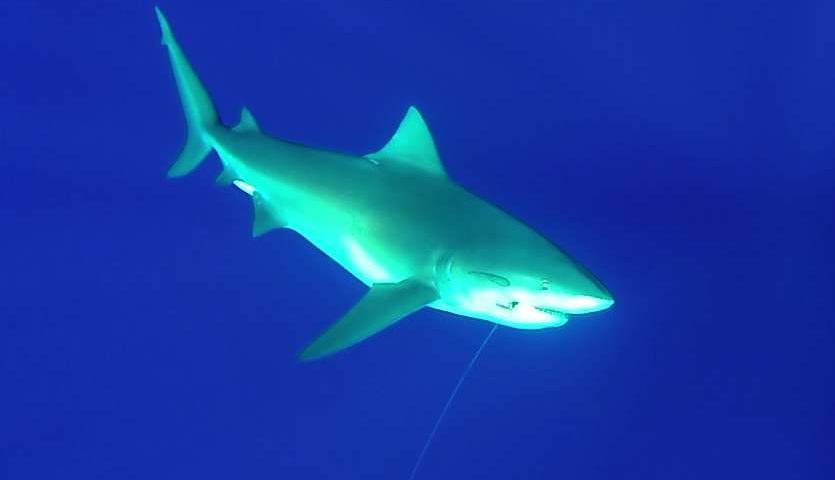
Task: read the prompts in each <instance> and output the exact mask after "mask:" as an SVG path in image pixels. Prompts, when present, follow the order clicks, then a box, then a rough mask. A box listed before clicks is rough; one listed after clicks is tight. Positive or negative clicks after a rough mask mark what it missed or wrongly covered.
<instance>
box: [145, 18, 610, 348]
mask: <svg viewBox="0 0 835 480" xmlns="http://www.w3.org/2000/svg"><path fill="white" fill-rule="evenodd" d="M156 11H157V17H158V20H159V23H160V27H161V29H162V44H163V45H165V46H166V47H167V49H168V53H169V57H170V61H171V65H172V70H173V72H174V77H175V79H176V83H177V89H178V92H179V95H180V99H181V101H182V103H183V109H184V111H185V114H186V123H187V126H188V138H187V141H186V146H185V148H184V149H183V151H182V152H181V153H180V156H179V157H178V159H177V160H176V162H175V163H174V164H173V165H172V166H171V168H170V169H169V171H168V176H169V177H180V176H183V175H186V174H188V173H189V172H191V171H192V170H194V169H195V168H196V167H197V166H198V165H199V164H200V163H201V162H202V161H203V160H204V159H205V158H206V157H207V156H208V155H209V153H211V152H212V151H215V152H217V154H218V156H219V157H220V160H221V163H222V166H223V170H222V172H221V173H220V175H219V176H218V179H217V181H218V183H219V184H220V185H230V184H231V185H235V186H236V187H238V188H239V189H240V190H242V191H243V192H244V193H246V194H247V195H250V196H251V197H252V200H253V205H254V212H255V213H254V220H253V230H252V233H253V235H254V236H258V235H261V234H264V233H266V232H268V231H271V230H274V229H279V228H286V229H290V230H294V231H296V232H298V233H299V234H301V235H302V236H303V237H304V238H306V239H307V240H308V241H309V242H310V243H312V244H313V245H314V246H316V247H317V248H319V249H320V250H321V251H322V252H324V253H325V254H327V255H328V256H329V257H330V258H332V259H333V260H334V261H335V262H337V263H338V264H340V265H341V266H342V267H344V268H345V269H346V270H347V271H348V272H350V273H351V274H352V275H353V276H355V277H356V278H358V279H359V280H360V281H362V282H363V283H364V284H366V285H367V286H368V287H369V290H368V292H367V294H366V295H365V296H364V297H363V298H362V299H360V300H359V302H358V303H357V304H356V305H355V306H354V307H353V308H351V309H350V310H349V311H348V312H347V313H346V314H345V315H344V316H343V317H342V318H341V319H340V320H339V321H337V322H336V323H335V324H334V325H332V326H331V327H330V328H329V329H328V330H327V331H325V332H324V333H323V334H322V335H321V336H320V337H319V338H318V339H317V340H316V341H314V342H313V343H312V344H310V345H309V346H308V347H307V348H306V349H305V350H304V351H303V352H302V353H301V356H300V357H301V359H303V360H310V359H314V358H319V357H323V356H326V355H329V354H332V353H334V352H337V351H339V350H342V349H344V348H347V347H349V346H351V345H353V344H355V343H357V342H359V341H361V340H363V339H365V338H367V337H369V336H371V335H373V334H374V333H376V332H378V331H380V330H382V329H384V328H386V327H387V326H389V325H392V324H393V323H395V322H397V321H398V320H400V319H401V318H403V317H405V316H407V315H409V314H410V313H412V312H414V311H416V310H419V309H421V308H422V307H425V306H426V307H430V308H435V309H438V310H443V311H447V312H450V313H454V314H457V315H462V316H466V317H472V318H476V319H481V320H486V321H489V322H493V323H497V324H500V325H504V326H508V327H513V328H522V329H540V328H547V327H559V326H562V325H564V324H565V323H566V322H567V321H568V316H569V315H578V314H584V313H590V312H596V311H600V310H604V309H607V308H609V307H611V306H612V304H613V303H614V300H613V297H612V295H611V293H609V291H608V290H607V289H606V287H605V286H603V284H602V283H601V282H600V281H599V280H597V279H596V278H595V277H594V276H593V275H592V274H591V273H590V272H589V271H588V270H586V269H585V268H584V267H583V266H582V265H580V264H579V263H578V262H576V261H575V260H574V259H572V258H571V257H570V256H569V255H568V254H566V253H565V252H564V251H563V250H561V249H560V248H559V247H557V246H556V245H555V244H554V243H552V242H551V241H549V240H548V239H546V238H545V237H543V236H542V235H540V234H539V233H537V232H536V231H534V230H533V229H532V228H530V227H528V226H526V225H525V224H524V223H523V222H521V221H520V220H518V219H516V218H514V217H513V216H511V215H509V214H508V213H506V212H504V211H503V210H501V209H499V208H497V207H496V206H494V205H492V204H491V203H489V202H487V201H485V200H483V199H481V198H479V197H477V196H476V195H474V194H472V193H470V192H469V191H467V190H465V189H464V188H462V187H461V186H459V185H457V184H456V183H455V182H454V181H453V180H451V179H450V178H449V176H448V175H447V174H446V171H445V169H444V167H443V164H442V163H441V161H440V157H439V156H438V152H437V149H436V147H435V143H434V141H433V139H432V136H431V134H430V132H429V129H428V127H427V126H426V123H425V122H424V120H423V118H422V116H421V114H420V113H419V112H418V110H417V109H415V108H414V107H410V108H409V109H408V111H407V113H406V116H405V117H404V118H403V120H402V122H401V123H400V126H399V128H398V129H397V131H396V133H395V134H394V136H393V137H392V138H391V140H389V142H388V143H387V144H386V145H385V146H384V147H383V148H382V149H380V150H379V151H377V152H374V153H370V154H368V155H365V156H353V155H347V154H343V153H338V152H332V151H327V150H322V149H317V148H312V147H308V146H304V145H299V144H296V143H292V142H288V141H284V140H281V139H278V138H275V137H271V136H269V135H266V134H264V133H263V132H262V131H261V129H260V128H259V126H258V124H257V122H256V121H255V118H254V117H253V115H252V114H251V112H250V111H249V110H248V109H246V108H244V109H243V111H242V113H241V120H240V123H238V124H237V125H236V126H234V127H232V128H227V127H226V126H224V125H223V124H222V123H221V122H220V120H219V118H218V115H217V113H216V110H215V107H214V104H213V103H212V100H211V98H210V97H209V94H208V93H207V91H206V89H205V87H204V86H203V84H202V82H201V81H200V79H199V78H198V76H197V75H196V74H195V72H194V70H193V69H192V67H191V65H190V64H189V62H188V60H187V58H186V57H185V54H184V53H183V51H182V49H181V48H180V46H179V44H178V43H177V41H176V40H175V38H174V34H173V33H172V31H171V27H170V25H169V23H168V21H167V20H166V19H165V16H164V15H163V14H162V12H161V11H160V10H159V9H157V10H156Z"/></svg>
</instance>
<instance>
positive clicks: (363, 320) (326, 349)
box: [300, 278, 438, 360]
mask: <svg viewBox="0 0 835 480" xmlns="http://www.w3.org/2000/svg"><path fill="white" fill-rule="evenodd" d="M437 299H438V292H437V290H435V287H433V286H431V285H429V284H427V283H424V282H422V281H419V280H417V279H413V278H412V279H407V280H404V281H402V282H400V283H377V284H374V285H372V286H371V289H370V290H369V291H368V293H366V294H365V296H364V297H362V299H361V300H360V301H359V303H357V304H356V305H354V307H353V308H351V310H349V311H348V313H346V314H345V315H344V316H343V317H342V318H341V319H340V320H339V321H338V322H336V323H335V324H333V326H331V327H330V328H329V329H328V330H327V331H326V332H325V333H323V334H322V336H320V337H319V338H318V339H316V341H314V342H313V343H311V344H310V345H309V346H308V347H307V348H306V349H305V350H304V351H303V352H302V353H301V355H300V358H301V359H302V360H313V359H315V358H319V357H323V356H325V355H330V354H332V353H335V352H338V351H339V350H342V349H344V348H348V347H350V346H351V345H353V344H355V343H358V342H360V341H362V340H365V339H366V338H368V337H370V336H371V335H374V334H375V333H377V332H379V331H380V330H382V329H384V328H386V327H388V326H389V325H391V324H393V323H394V322H396V321H398V320H400V319H401V318H403V317H405V316H406V315H408V314H410V313H412V312H414V311H416V310H418V309H420V308H421V307H423V306H424V305H426V304H428V303H431V302H433V301H434V300H437Z"/></svg>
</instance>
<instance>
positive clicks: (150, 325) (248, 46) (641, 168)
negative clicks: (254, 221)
mask: <svg viewBox="0 0 835 480" xmlns="http://www.w3.org/2000/svg"><path fill="white" fill-rule="evenodd" d="M78 3H79V2H59V1H54V2H44V1H27V2H22V1H8V0H6V1H3V2H2V3H0V55H2V74H0V118H2V125H0V127H2V129H1V130H0V135H2V137H0V139H1V140H2V144H0V148H1V149H2V150H1V151H0V162H2V163H0V164H2V170H0V196H2V198H0V200H2V207H1V208H2V210H0V212H2V213H1V214H0V215H2V216H0V222H2V223H0V227H2V239H1V240H0V246H1V247H2V249H0V262H1V263H0V265H2V267H0V268H2V271H0V272H1V273H0V341H1V342H2V350H0V388H2V390H0V404H1V405H0V407H1V408H0V477H2V478H9V479H30V478H62V479H89V478H172V479H173V478H246V479H250V478H252V479H255V478H292V479H322V478H345V479H353V478H356V479H360V478H362V479H368V478H406V477H407V475H408V472H409V470H410V468H411V466H412V464H413V462H414V460H415V457H416V456H417V453H418V451H419V449H420V447H421V445H422V444H423V441H424V439H425V438H426V435H427V433H428V432H429V429H430V428H431V425H432V422H433V421H434V419H435V417H436V416H437V414H438V412H439V410H440V408H441V406H442V404H443V402H444V400H445V399H446V397H447V395H448V394H449V392H450V390H451V389H452V387H453V385H454V384H455V382H456V380H457V377H458V375H459V373H460V372H461V370H462V369H463V368H464V366H465V365H466V363H467V362H468V360H469V358H470V356H471V355H472V352H473V351H474V349H475V348H476V346H477V345H478V344H479V343H480V342H481V340H482V338H483V336H484V335H485V334H486V333H487V331H488V329H489V326H488V325H487V324H485V323H482V322H477V321H472V320H467V319H463V318H458V317H454V316H451V315H448V314H445V313H441V312H436V311H430V310H426V311H422V312H420V313H418V314H415V315H414V316H412V317H410V318H408V319H407V320H405V321H403V322H401V323H400V324H398V325H397V326H396V327H394V328H391V329H389V330H387V331H385V332H383V333H381V334H380V335H378V336H376V337H375V338H373V339H371V340H369V341H367V342H365V343H363V344H361V345H360V346H358V347H356V348H353V349H351V350H350V351H346V352H344V353H342V354H340V355H338V356H335V357H333V358H329V359H327V360H324V361H320V362H315V363H310V364H300V363H298V362H297V361H296V360H295V355H296V353H297V352H298V351H299V350H300V349H301V348H302V347H303V346H304V345H306V344H307V343H308V342H309V341H311V340H312V339H313V338H314V337H315V336H316V335H317V334H318V333H319V332H320V331H321V330H322V329H323V328H325V327H326V326H327V325H328V324H329V323H330V322H332V321H333V320H335V319H336V318H338V316H339V315H340V314H341V313H342V312H343V311H345V309H347V308H348V307H349V306H350V305H352V303H353V302H354V301H355V300H356V299H357V298H359V297H360V296H361V295H362V293H363V287H362V286H361V285H360V284H359V282H357V281H356V280H354V279H352V278H351V277H350V276H349V275H348V274H346V273H345V272H344V271H342V270H341V269H340V268H339V267H338V266H337V265H336V264H334V263H333V262H331V261H330V260H329V259H328V258H327V257H325V256H324V255H323V254H321V253H320V252H318V251H317V250H315V249H314V248H313V247H311V246H310V245H308V244H307V243H306V242H305V241H304V240H303V239H301V238H300V237H298V236H297V235H295V234H292V233H289V232H286V231H284V232H276V233H271V234H269V235H267V236H265V237H263V238H259V239H257V240H253V239H251V238H250V237H249V223H250V206H249V205H248V200H247V199H246V198H245V196H243V195H240V194H239V193H236V192H233V191H232V190H220V189H218V188H216V187H214V185H213V182H212V179H213V177H214V175H215V174H216V172H217V168H218V167H217V162H216V160H215V159H214V158H212V159H211V161H209V162H207V164H206V165H205V166H204V167H203V168H201V169H200V170H199V171H198V172H197V173H196V174H195V175H192V176H190V177H188V178H186V179H182V180H178V181H169V180H166V179H165V177H164V172H165V170H166V168H167V167H168V165H169V164H170V163H171V162H172V161H173V159H174V158H175V155H176V153H177V152H178V151H179V148H180V147H181V145H182V142H183V139H184V136H185V133H184V120H183V115H182V112H181V109H180V105H179V101H178V99H177V94H176V91H175V88H174V81H173V78H172V76H171V72H170V67H169V64H168V59H167V57H166V52H165V50H164V49H163V48H162V47H161V46H160V45H159V36H160V35H159V30H158V26H157V24H156V19H155V17H154V14H153V8H152V4H151V3H146V2H117V1H113V2H92V1H88V2H80V3H82V4H81V5H79V4H78ZM237 4H243V5H244V6H239V5H237ZM161 6H162V7H163V8H164V9H165V11H166V13H167V15H168V17H169V19H170V21H171V23H172V25H173V27H174V29H175V32H176V33H177V36H178V38H179V39H180V41H181V43H182V45H183V47H184V48H185V50H186V52H187V53H188V54H189V56H190V58H191V60H192V63H193V64H194V65H195V67H196V69H197V71H198V72H199V73H200V75H201V76H202V78H203V80H204V81H205V83H206V84H207V85H208V87H209V90H210V91H211V92H212V94H213V96H214V98H215V100H216V102H217V104H218V106H219V108H220V110H221V114H222V116H223V117H224V118H225V119H226V120H227V121H229V122H234V121H236V120H237V116H238V111H239V108H240V107H241V106H242V105H249V106H250V107H251V108H252V110H253V112H254V113H255V116H256V118H258V120H259V122H260V123H261V125H262V127H263V128H264V129H265V130H266V131H267V132H270V133H273V134H275V135H278V136H281V137H283V138H287V139H292V140H296V141H301V142H305V143H310V144H314V145H318V146H323V147H328V148H333V149H338V150H343V151H347V152H352V153H356V154H363V153H366V152H369V151H373V150H376V149H377V148H379V146H380V145H382V144H383V143H384V142H385V141H386V140H387V139H388V137H389V135H390V134H391V133H393V131H394V129H395V127H396V125H397V123H398V122H399V120H400V117H401V115H402V114H403V113H404V112H405V109H406V107H407V106H408V105H409V104H416V105H418V106H419V107H420V108H421V110H422V111H423V113H424V116H425V117H426V119H427V121H428V123H429V125H430V127H431V128H432V130H433V132H434V134H435V139H436V142H437V144H438V147H439V149H440V152H441V155H442V157H443V158H444V160H445V163H446V166H447V168H448V170H449V171H450V172H451V174H452V176H453V177H454V178H455V179H456V180H458V181H459V182H460V183H461V184H463V185H465V186H467V187H468V188H471V189H472V190H474V191H475V192H477V193H478V194H480V195H483V196H485V197H486V198H488V199H490V200H492V201H494V202H495V203H497V204H499V205H501V206H503V207H504V208H506V209H508V210H510V211H511V212H514V213H515V214H517V215H518V216H519V217H521V218H522V219H524V220H525V221H527V222H529V223H530V224H531V225H533V226H535V227H536V228H538V229H539V230H541V231H543V232H544V233H546V234H547V235H548V236H549V237H551V238H553V239H554V240H555V241H556V242H558V243H559V244H561V245H562V246H564V247H565V248H566V249H567V250H568V251H569V252H571V253H572V254H574V255H575V256H576V257H577V258H579V259H580V260H581V261H582V262H583V263H584V264H586V265H587V266H588V267H589V268H590V269H591V270H592V271H594V272H595V273H596V274H597V275H598V276H600V277H601V278H602V279H603V280H604V281H605V282H606V284H607V285H608V286H609V287H610V288H611V290H612V291H613V292H614V294H615V296H616V298H617V300H618V303H617V305H616V306H615V308H614V309H613V310H610V311H607V312H604V313H601V314H597V315H593V316H588V317H581V318H575V319H574V320H573V321H571V322H569V324H568V325H567V326H566V327H564V328H560V329H553V330H546V331H538V332H531V331H518V330H511V329H506V328H501V329H499V331H498V332H497V333H496V335H495V337H494V339H493V341H492V342H491V344H490V345H488V347H487V349H486V350H485V351H484V354H483V356H482V357H481V359H480V361H479V363H478V364H477V366H476V368H475V369H474V370H473V372H472V375H471V376H470V378H469V379H468V380H467V383H465V385H464V387H463V389H462V390H461V392H460V395H459V397H458V398H457V400H456V402H455V403H454V404H453V406H452V408H451V410H450V412H449V416H448V417H447V419H446V421H445V423H444V424H443V425H442V426H441V428H440V430H439V432H438V435H437V437H436V439H435V443H434V444H433V445H432V448H431V449H430V451H429V453H428V455H427V457H426V460H425V463H424V464H423V467H422V469H421V471H420V474H419V476H418V478H425V479H430V478H501V479H507V478H546V479H550V478H572V479H596V478H639V477H640V478H706V477H707V478H732V477H737V478H781V479H785V478H833V477H832V474H833V460H832V452H833V451H835V450H833V448H832V444H833V434H832V432H833V423H835V422H833V420H835V418H833V417H834V416H835V415H833V410H834V409H835V394H833V381H835V375H833V374H834V373H835V354H833V347H832V345H833V333H834V332H833V326H832V321H833V316H832V313H831V302H832V298H833V293H835V286H833V283H835V282H833V280H835V278H833V265H835V260H833V249H832V246H833V235H832V230H833V205H835V172H833V156H835V135H833V129H835V92H833V88H835V87H833V86H834V85H835V53H833V52H835V28H833V25H835V3H832V2H813V1H801V2H794V1H791V2H790V1H784V2H761V1H753V0H751V1H747V0H746V1H735V2H719V1H717V2H695V1H691V2H670V1H666V0H654V1H653V0H647V1H634V2H618V1H608V2H606V1H588V0H568V1H560V2H552V1H541V2H533V1H513V2H511V1H507V2H497V1H472V0H471V1H469V2H457V3H454V2H445V1H444V2H442V1H428V0H422V1H413V2H393V1H389V0H377V1H365V0H364V1H361V2H360V1H356V2H354V1H351V2H347V1H345V2H331V1H308V0H305V1H299V0H293V1H266V0H265V1H251V2H232V1H223V2H218V1H213V2H206V1H201V2H182V1H173V0H172V1H167V2H165V3H163V4H162V5H161Z"/></svg>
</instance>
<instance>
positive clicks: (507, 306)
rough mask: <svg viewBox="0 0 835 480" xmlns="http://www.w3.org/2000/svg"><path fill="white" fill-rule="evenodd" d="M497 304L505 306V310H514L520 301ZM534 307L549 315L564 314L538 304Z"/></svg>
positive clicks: (500, 306) (557, 315)
mask: <svg viewBox="0 0 835 480" xmlns="http://www.w3.org/2000/svg"><path fill="white" fill-rule="evenodd" d="M496 306H497V307H499V308H503V309H505V310H510V311H513V310H514V309H516V307H517V306H519V302H516V301H513V302H508V303H497V304H496ZM533 308H534V309H536V310H537V311H540V312H542V313H547V314H548V315H552V316H555V317H559V316H563V315H564V314H563V312H561V311H559V310H555V309H553V308H548V307H537V306H534V307H533Z"/></svg>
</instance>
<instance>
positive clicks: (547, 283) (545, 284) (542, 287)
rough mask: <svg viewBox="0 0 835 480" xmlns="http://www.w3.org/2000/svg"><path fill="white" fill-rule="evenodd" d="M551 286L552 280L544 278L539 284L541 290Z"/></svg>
mask: <svg viewBox="0 0 835 480" xmlns="http://www.w3.org/2000/svg"><path fill="white" fill-rule="evenodd" d="M550 287H551V282H549V281H548V280H543V281H542V283H541V284H540V285H539V289H540V290H548V289H549V288H550Z"/></svg>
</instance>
